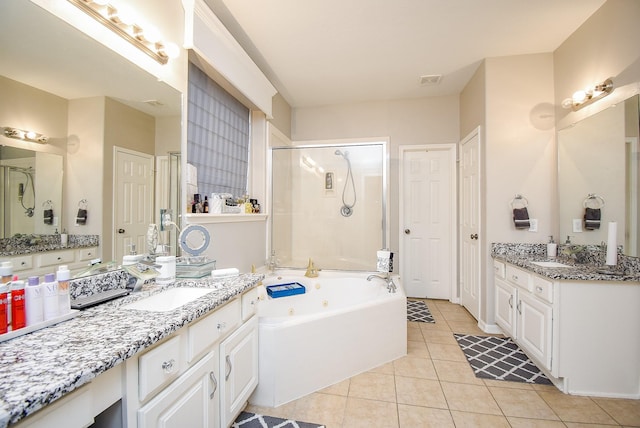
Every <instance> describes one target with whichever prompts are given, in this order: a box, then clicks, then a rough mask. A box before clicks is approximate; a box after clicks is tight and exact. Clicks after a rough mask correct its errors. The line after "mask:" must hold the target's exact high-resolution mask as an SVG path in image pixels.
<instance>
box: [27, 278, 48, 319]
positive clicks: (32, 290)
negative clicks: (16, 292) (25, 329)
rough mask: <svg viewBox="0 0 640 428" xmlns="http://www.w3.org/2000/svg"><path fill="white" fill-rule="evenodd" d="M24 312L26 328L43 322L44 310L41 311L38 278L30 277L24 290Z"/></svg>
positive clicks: (40, 293)
mask: <svg viewBox="0 0 640 428" xmlns="http://www.w3.org/2000/svg"><path fill="white" fill-rule="evenodd" d="M24 297H25V303H24V306H25V312H26V319H27V326H30V325H34V324H38V323H41V322H42V321H44V310H43V309H42V287H40V278H38V277H37V276H30V277H29V281H28V282H27V286H26V287H25V290H24Z"/></svg>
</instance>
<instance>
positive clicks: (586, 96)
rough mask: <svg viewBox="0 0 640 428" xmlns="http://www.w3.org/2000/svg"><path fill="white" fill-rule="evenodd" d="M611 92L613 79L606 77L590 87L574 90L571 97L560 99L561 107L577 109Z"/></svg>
mask: <svg viewBox="0 0 640 428" xmlns="http://www.w3.org/2000/svg"><path fill="white" fill-rule="evenodd" d="M611 92H613V81H612V80H611V79H607V80H605V81H604V82H602V83H599V84H597V85H594V86H592V87H589V88H586V89H584V90H580V91H576V92H574V93H573V95H572V96H571V98H567V99H565V100H564V101H562V107H563V108H566V109H569V108H570V109H573V110H574V111H575V110H579V109H581V108H582V107H584V106H587V105H589V104H591V103H593V102H595V101H597V100H599V99H601V98H604V97H606V96H607V95H609V94H610V93H611Z"/></svg>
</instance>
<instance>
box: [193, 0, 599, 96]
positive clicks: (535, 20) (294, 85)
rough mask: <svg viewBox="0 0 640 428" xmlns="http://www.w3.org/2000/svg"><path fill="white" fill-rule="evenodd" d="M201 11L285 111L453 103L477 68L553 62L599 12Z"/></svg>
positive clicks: (293, 0)
mask: <svg viewBox="0 0 640 428" xmlns="http://www.w3.org/2000/svg"><path fill="white" fill-rule="evenodd" d="M205 1H206V2H207V3H208V4H209V6H210V7H211V8H212V9H213V10H214V12H215V13H216V14H217V15H218V16H219V17H220V19H221V20H222V21H223V23H224V24H225V26H226V27H227V28H228V29H229V31H230V32H231V33H232V34H233V35H234V37H235V38H236V39H237V40H238V41H239V42H240V44H241V45H242V46H243V47H244V49H245V50H246V51H247V53H248V54H249V55H250V56H251V57H252V58H253V60H254V62H255V63H256V64H257V65H258V66H259V67H260V68H261V69H262V71H263V72H264V73H265V75H266V76H267V78H269V80H271V82H272V83H273V84H274V86H276V88H277V89H278V91H279V92H280V93H281V95H282V96H283V97H284V98H285V99H286V100H287V101H288V102H289V104H290V105H291V106H292V107H305V106H320V105H329V104H340V103H351V102H360V101H371V100H388V99H402V98H417V97H425V96H441V95H451V94H458V93H460V92H461V90H462V89H463V88H464V86H465V84H466V83H467V82H468V81H469V79H470V78H471V76H472V75H473V73H474V72H475V70H476V69H477V67H478V65H479V64H480V62H481V61H482V60H483V59H484V58H491V57H500V56H508V55H519V54H532V53H544V52H553V51H554V50H555V49H556V48H557V47H558V46H560V44H561V43H562V42H563V41H564V40H566V39H567V37H568V36H569V35H570V34H571V33H572V32H573V31H575V30H576V29H577V28H578V27H579V26H580V25H581V24H582V23H583V22H584V21H585V20H586V19H587V18H588V17H589V16H591V14H593V13H594V12H595V11H596V10H597V9H598V8H599V7H600V6H601V5H602V4H604V2H605V0H260V1H256V0H205ZM433 74H435V75H437V74H441V75H442V80H441V82H440V83H439V84H437V85H432V86H428V85H421V84H420V76H422V75H433Z"/></svg>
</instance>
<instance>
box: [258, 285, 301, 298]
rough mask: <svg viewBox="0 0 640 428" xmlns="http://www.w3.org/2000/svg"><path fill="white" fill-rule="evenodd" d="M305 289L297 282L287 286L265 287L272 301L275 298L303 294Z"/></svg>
mask: <svg viewBox="0 0 640 428" xmlns="http://www.w3.org/2000/svg"><path fill="white" fill-rule="evenodd" d="M305 291H306V289H305V288H304V285H302V284H300V283H298V282H290V283H288V284H277V285H269V286H267V294H268V295H269V296H271V297H273V298H274V299H275V298H276V297H284V296H293V295H295V294H304V293H305Z"/></svg>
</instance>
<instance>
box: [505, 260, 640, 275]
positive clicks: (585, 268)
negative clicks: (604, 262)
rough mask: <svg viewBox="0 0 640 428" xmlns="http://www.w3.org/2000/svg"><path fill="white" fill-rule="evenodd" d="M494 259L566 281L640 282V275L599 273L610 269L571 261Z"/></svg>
mask: <svg viewBox="0 0 640 428" xmlns="http://www.w3.org/2000/svg"><path fill="white" fill-rule="evenodd" d="M494 259H496V260H501V261H504V262H507V263H510V264H512V265H516V266H518V267H521V268H523V269H526V270H528V271H531V272H534V273H537V274H538V275H541V276H544V277H547V278H551V279H555V280H566V281H631V282H634V281H635V282H638V281H640V276H639V275H633V274H625V273H624V272H623V271H620V272H617V273H616V274H604V273H599V272H598V270H600V269H604V268H608V266H599V265H595V264H579V263H575V262H573V261H570V260H565V259H561V258H548V257H531V256H529V255H496V256H494ZM532 262H558V263H562V264H566V265H569V266H570V267H543V266H538V265H535V264H533V263H532Z"/></svg>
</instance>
